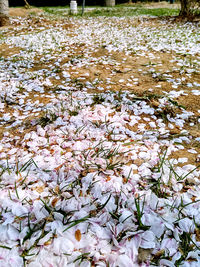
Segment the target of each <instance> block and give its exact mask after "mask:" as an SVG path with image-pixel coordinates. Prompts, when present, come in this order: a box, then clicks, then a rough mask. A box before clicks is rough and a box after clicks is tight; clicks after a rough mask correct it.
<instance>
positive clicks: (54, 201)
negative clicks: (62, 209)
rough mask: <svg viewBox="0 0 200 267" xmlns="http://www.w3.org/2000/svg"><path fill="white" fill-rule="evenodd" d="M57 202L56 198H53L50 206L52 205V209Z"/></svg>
mask: <svg viewBox="0 0 200 267" xmlns="http://www.w3.org/2000/svg"><path fill="white" fill-rule="evenodd" d="M57 202H58V198H57V197H55V198H54V199H53V200H52V202H51V205H52V206H53V207H55V205H56V203H57Z"/></svg>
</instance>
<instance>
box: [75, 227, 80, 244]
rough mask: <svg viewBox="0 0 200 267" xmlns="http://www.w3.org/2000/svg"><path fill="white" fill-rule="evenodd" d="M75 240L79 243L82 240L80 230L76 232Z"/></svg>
mask: <svg viewBox="0 0 200 267" xmlns="http://www.w3.org/2000/svg"><path fill="white" fill-rule="evenodd" d="M75 238H76V240H77V241H78V242H79V241H80V240H81V231H80V230H79V229H78V230H76V232H75Z"/></svg>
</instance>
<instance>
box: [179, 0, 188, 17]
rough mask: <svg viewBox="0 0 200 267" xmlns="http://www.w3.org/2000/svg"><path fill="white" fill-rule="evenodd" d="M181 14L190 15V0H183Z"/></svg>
mask: <svg viewBox="0 0 200 267" xmlns="http://www.w3.org/2000/svg"><path fill="white" fill-rule="evenodd" d="M179 15H180V16H188V15H190V2H189V0H181V11H180V14H179Z"/></svg>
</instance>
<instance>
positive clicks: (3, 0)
mask: <svg viewBox="0 0 200 267" xmlns="http://www.w3.org/2000/svg"><path fill="white" fill-rule="evenodd" d="M8 12H9V6H8V0H0V27H1V26H5V25H8V24H9V14H8Z"/></svg>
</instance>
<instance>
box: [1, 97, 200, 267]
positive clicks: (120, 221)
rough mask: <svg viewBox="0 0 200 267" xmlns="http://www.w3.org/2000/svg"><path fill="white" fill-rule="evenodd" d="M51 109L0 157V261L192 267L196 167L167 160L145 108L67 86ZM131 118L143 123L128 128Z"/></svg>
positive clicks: (198, 258) (167, 146)
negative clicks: (18, 144) (145, 123)
mask: <svg viewBox="0 0 200 267" xmlns="http://www.w3.org/2000/svg"><path fill="white" fill-rule="evenodd" d="M97 98H98V101H100V100H101V103H96V102H97ZM55 110H57V111H56V112H55ZM53 111H54V112H55V114H54V115H55V116H54V121H53V122H51V123H48V124H47V125H46V126H44V125H43V126H44V127H41V126H40V125H39V124H38V126H37V131H36V132H34V131H33V132H30V133H28V134H26V135H25V137H24V140H23V141H22V146H23V147H21V148H12V149H11V148H9V146H8V148H9V149H8V151H7V153H8V155H9V161H6V160H2V161H1V170H2V173H1V183H0V185H1V195H0V205H1V226H0V231H1V236H0V242H1V245H0V246H1V262H2V264H3V265H2V266H11V265H12V266H13V265H14V264H15V265H16V266H23V261H25V262H26V264H27V266H92V265H94V264H95V265H96V266H108V265H110V266H137V265H138V264H140V263H141V262H143V266H149V265H150V264H153V262H154V263H155V264H159V266H160V265H163V266H177V263H178V262H179V263H180V264H182V265H181V266H191V265H190V264H191V260H193V264H194V265H193V266H198V264H199V263H200V255H199V253H200V251H199V245H200V244H199V236H198V227H199V219H200V217H199V211H200V202H199V201H200V198H199V193H198V192H199V189H200V188H199V187H200V182H199V179H198V177H199V174H200V171H199V170H198V169H196V168H195V166H192V165H185V166H184V167H182V168H181V167H174V165H173V164H174V162H173V161H172V160H168V157H169V155H170V154H171V152H172V151H176V150H178V146H176V145H175V144H173V142H171V141H166V140H162V138H161V136H162V134H163V132H164V133H167V130H166V129H165V126H164V124H162V125H161V124H160V122H159V120H156V116H155V115H154V110H153V109H152V108H151V107H150V106H148V104H147V103H146V102H145V101H139V100H134V95H130V94H129V93H122V94H121V95H120V96H119V94H118V93H111V94H109V95H108V94H101V95H98V96H97V95H96V96H94V95H89V94H87V93H80V92H74V93H72V94H68V95H66V96H65V98H64V96H63V95H62V96H60V99H55V100H54V109H52V111H51V112H49V114H48V115H47V118H49V120H50V119H52V117H53V116H52V112H53ZM140 116H145V117H146V118H148V121H149V125H152V126H153V128H151V126H150V128H148V129H145V127H144V128H142V127H141V128H140V127H139V128H138V130H136V131H132V130H130V129H128V128H127V124H129V125H133V126H134V125H137V124H138V121H139V120H140ZM43 119H44V118H43ZM33 123H36V122H33ZM37 123H44V122H43V121H42V120H40V121H38V122H37ZM162 128H163V129H162ZM155 129H156V130H155ZM9 142H10V138H9V137H8V136H6V135H5V137H4V139H3V140H2V143H3V144H4V147H6V144H8V143H9ZM2 146H3V145H2ZM5 154H6V152H5V149H4V152H2V153H1V154H0V156H1V157H3V156H5ZM16 158H17V160H18V162H17V163H16ZM186 160H187V159H186ZM180 162H184V159H182V160H180ZM188 184H190V185H191V186H190V188H189V189H188V190H184V188H186V187H187V185H188ZM144 251H146V252H147V256H146V257H144V258H142V256H141V254H142V253H144ZM159 255H160V256H159ZM158 259H159V260H158ZM140 261H141V262H140ZM152 266H153V265H152Z"/></svg>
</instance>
